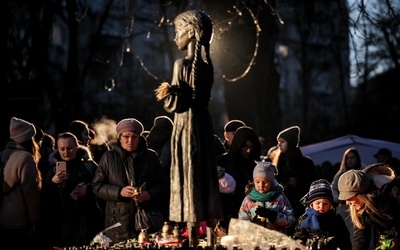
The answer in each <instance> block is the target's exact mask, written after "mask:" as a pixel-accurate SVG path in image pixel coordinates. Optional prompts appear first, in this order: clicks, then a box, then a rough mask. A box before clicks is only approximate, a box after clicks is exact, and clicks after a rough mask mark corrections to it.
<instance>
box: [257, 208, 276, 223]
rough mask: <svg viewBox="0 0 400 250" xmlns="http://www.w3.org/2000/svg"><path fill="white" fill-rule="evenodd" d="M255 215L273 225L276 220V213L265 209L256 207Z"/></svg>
mask: <svg viewBox="0 0 400 250" xmlns="http://www.w3.org/2000/svg"><path fill="white" fill-rule="evenodd" d="M256 214H257V215H258V216H260V217H264V218H268V220H269V221H270V222H272V223H275V221H276V218H277V217H278V213H277V212H275V211H273V210H271V209H268V208H265V207H257V209H256Z"/></svg>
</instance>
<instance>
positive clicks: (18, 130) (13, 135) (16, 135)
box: [10, 117, 36, 143]
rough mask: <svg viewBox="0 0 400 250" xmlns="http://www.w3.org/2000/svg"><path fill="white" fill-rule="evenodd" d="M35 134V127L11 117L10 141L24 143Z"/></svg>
mask: <svg viewBox="0 0 400 250" xmlns="http://www.w3.org/2000/svg"><path fill="white" fill-rule="evenodd" d="M35 134H36V129H35V126H34V125H33V124H32V123H30V122H27V121H25V120H22V119H19V118H16V117H13V118H11V121H10V139H12V140H14V141H15V142H17V143H24V142H26V141H28V140H29V139H31V138H32V137H34V136H35Z"/></svg>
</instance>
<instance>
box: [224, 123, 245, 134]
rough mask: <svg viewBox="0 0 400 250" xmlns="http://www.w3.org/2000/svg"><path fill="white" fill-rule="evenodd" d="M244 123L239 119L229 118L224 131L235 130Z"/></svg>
mask: <svg viewBox="0 0 400 250" xmlns="http://www.w3.org/2000/svg"><path fill="white" fill-rule="evenodd" d="M245 125H246V124H245V123H244V122H242V121H241V120H231V121H229V122H228V123H227V124H225V127H224V131H225V132H235V131H236V130H237V129H238V128H240V127H242V126H245Z"/></svg>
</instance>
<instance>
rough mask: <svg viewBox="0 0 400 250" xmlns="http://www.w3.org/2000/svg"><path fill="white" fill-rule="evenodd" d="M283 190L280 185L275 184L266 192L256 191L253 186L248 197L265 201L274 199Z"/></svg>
mask: <svg viewBox="0 0 400 250" xmlns="http://www.w3.org/2000/svg"><path fill="white" fill-rule="evenodd" d="M282 192H283V187H282V186H281V185H279V184H278V185H275V186H274V187H272V188H271V189H270V190H269V191H268V192H266V193H262V194H261V193H260V192H258V191H257V190H256V189H255V188H254V187H253V188H252V189H251V191H250V193H249V197H250V199H251V200H253V201H259V202H266V201H272V200H275V199H276V198H277V197H278V196H279V195H280V194H282Z"/></svg>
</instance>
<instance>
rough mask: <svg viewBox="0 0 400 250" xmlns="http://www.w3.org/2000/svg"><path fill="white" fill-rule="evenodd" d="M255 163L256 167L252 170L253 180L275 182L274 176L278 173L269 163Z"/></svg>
mask: <svg viewBox="0 0 400 250" xmlns="http://www.w3.org/2000/svg"><path fill="white" fill-rule="evenodd" d="M255 162H256V164H257V165H256V166H255V167H254V170H253V178H256V177H262V178H266V179H267V180H270V181H274V180H275V175H276V174H277V173H278V171H277V169H276V167H275V165H273V164H272V163H271V162H262V161H255Z"/></svg>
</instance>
